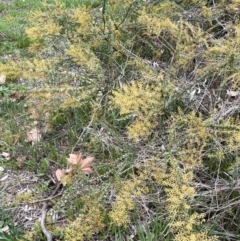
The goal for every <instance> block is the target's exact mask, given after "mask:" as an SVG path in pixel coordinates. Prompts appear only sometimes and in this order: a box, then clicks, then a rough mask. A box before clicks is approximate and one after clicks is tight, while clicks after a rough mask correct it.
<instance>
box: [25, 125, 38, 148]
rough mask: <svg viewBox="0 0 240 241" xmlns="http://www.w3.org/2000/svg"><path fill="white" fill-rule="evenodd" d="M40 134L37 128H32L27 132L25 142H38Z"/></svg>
mask: <svg viewBox="0 0 240 241" xmlns="http://www.w3.org/2000/svg"><path fill="white" fill-rule="evenodd" d="M41 138H42V136H41V134H40V130H39V129H38V128H33V129H32V130H31V131H29V132H27V139H26V140H25V141H26V142H31V143H32V145H34V144H36V143H38V142H39V141H40V140H41Z"/></svg>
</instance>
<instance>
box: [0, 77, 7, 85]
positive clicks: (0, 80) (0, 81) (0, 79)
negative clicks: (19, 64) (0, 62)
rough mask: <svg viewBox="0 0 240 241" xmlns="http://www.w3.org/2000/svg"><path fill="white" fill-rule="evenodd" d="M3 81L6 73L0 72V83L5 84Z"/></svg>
mask: <svg viewBox="0 0 240 241" xmlns="http://www.w3.org/2000/svg"><path fill="white" fill-rule="evenodd" d="M5 82H6V75H5V74H0V85H3V84H5Z"/></svg>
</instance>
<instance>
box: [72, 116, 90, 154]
mask: <svg viewBox="0 0 240 241" xmlns="http://www.w3.org/2000/svg"><path fill="white" fill-rule="evenodd" d="M92 122H93V118H92V119H91V120H90V122H89V123H88V125H87V126H86V127H85V128H84V129H83V131H82V133H81V135H80V136H79V137H78V140H77V142H76V144H75V145H74V147H73V148H72V153H73V151H74V149H75V148H76V147H77V145H78V144H79V143H80V142H81V140H82V136H83V134H84V133H85V132H86V131H87V129H88V128H89V127H90V126H91V125H92Z"/></svg>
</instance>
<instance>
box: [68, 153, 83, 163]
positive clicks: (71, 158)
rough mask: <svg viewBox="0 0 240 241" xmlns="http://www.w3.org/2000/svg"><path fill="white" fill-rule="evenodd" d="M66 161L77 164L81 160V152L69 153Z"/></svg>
mask: <svg viewBox="0 0 240 241" xmlns="http://www.w3.org/2000/svg"><path fill="white" fill-rule="evenodd" d="M67 160H68V162H69V163H71V164H73V165H79V163H80V162H81V160H82V154H81V153H78V154H69V158H67Z"/></svg>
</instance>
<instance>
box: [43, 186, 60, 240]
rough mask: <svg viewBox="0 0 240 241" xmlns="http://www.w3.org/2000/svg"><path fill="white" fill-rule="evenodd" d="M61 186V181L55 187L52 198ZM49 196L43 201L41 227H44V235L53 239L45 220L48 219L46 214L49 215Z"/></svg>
mask: <svg viewBox="0 0 240 241" xmlns="http://www.w3.org/2000/svg"><path fill="white" fill-rule="evenodd" d="M60 186H61V183H60V182H59V183H58V184H57V186H56V188H55V189H54V191H53V192H52V193H51V195H50V197H49V198H51V199H52V198H54V195H55V194H56V193H57V192H58V190H59V188H60ZM55 196H56V195H55ZM49 198H48V199H47V200H45V201H44V203H43V207H42V218H41V228H42V232H43V233H44V235H45V236H46V238H47V241H52V234H51V233H50V232H49V231H48V230H47V229H46V226H45V220H46V216H47V201H48V200H50V199H49Z"/></svg>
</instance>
